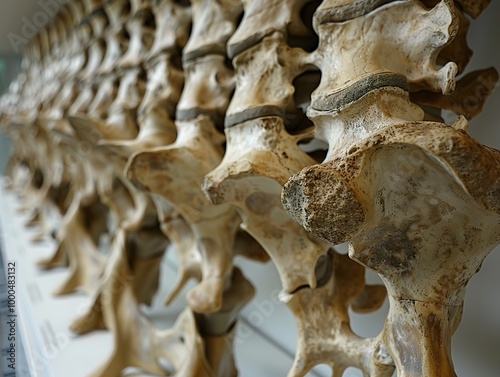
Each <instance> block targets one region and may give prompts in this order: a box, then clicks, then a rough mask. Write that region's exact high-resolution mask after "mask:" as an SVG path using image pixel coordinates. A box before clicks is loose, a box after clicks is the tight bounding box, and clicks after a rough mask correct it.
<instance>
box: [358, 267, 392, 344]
mask: <svg viewBox="0 0 500 377" xmlns="http://www.w3.org/2000/svg"><path fill="white" fill-rule="evenodd" d="M365 276H366V278H365V279H366V283H367V284H370V285H373V284H382V283H381V280H380V277H379V276H378V275H377V274H376V273H374V272H373V271H369V270H366V272H365ZM388 312H389V301H388V300H387V297H386V298H385V299H384V303H383V304H382V306H381V307H380V308H379V309H377V310H375V311H373V312H370V313H364V314H363V313H356V312H354V311H353V310H352V309H351V308H349V318H350V320H351V329H352V331H353V332H354V333H355V334H357V335H359V336H361V337H365V338H368V337H375V336H377V335H378V334H379V333H380V332H381V331H382V328H383V327H384V322H385V320H386V317H387V313H388Z"/></svg>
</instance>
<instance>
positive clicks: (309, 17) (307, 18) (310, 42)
mask: <svg viewBox="0 0 500 377" xmlns="http://www.w3.org/2000/svg"><path fill="white" fill-rule="evenodd" d="M320 4H321V0H314V1H309V2H307V4H305V5H304V6H303V7H302V9H301V10H300V20H301V21H302V24H303V27H304V28H305V30H307V31H308V33H307V34H308V35H307V36H302V35H301V36H299V35H294V33H293V30H288V38H287V43H288V45H289V46H290V47H300V48H302V49H304V50H305V51H308V52H311V51H314V50H316V49H317V48H318V44H319V37H318V35H317V34H316V32H315V31H314V29H313V25H312V22H313V14H314V12H315V11H316V8H318V6H319V5H320Z"/></svg>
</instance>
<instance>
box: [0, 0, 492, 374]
mask: <svg viewBox="0 0 500 377" xmlns="http://www.w3.org/2000/svg"><path fill="white" fill-rule="evenodd" d="M488 4H489V1H488V0H484V1H471V0H456V1H452V0H421V1H419V0H402V1H392V0H369V1H366V0H323V1H319V0H299V1H293V0H273V1H268V2H262V1H256V0H242V1H239V0H219V1H211V0H191V1H189V2H188V1H176V0H151V1H140V0H109V1H104V0H85V1H76V0H75V1H69V2H68V3H67V4H65V5H64V6H62V7H61V9H60V11H59V13H58V14H57V15H56V17H55V18H54V19H53V20H52V21H51V22H50V23H49V24H47V26H46V27H45V28H43V29H42V30H40V32H39V33H38V35H37V36H35V37H34V38H33V39H32V40H31V41H30V43H29V44H28V45H27V47H26V50H25V53H24V56H23V61H22V64H21V73H20V74H19V75H18V77H17V79H16V80H15V81H14V82H13V83H12V84H11V85H10V87H9V90H8V92H7V93H6V94H5V95H4V96H3V97H1V99H0V127H1V128H2V130H6V131H7V132H8V134H9V135H10V138H11V140H12V144H13V146H14V149H13V153H12V154H11V156H10V159H9V162H8V166H7V170H6V175H7V176H8V177H9V180H8V181H7V183H8V187H9V189H11V190H13V191H14V192H15V193H16V194H17V195H18V196H19V197H20V199H21V205H20V207H19V208H18V209H19V211H23V212H28V213H29V214H30V218H29V219H28V221H27V224H26V225H27V226H32V227H35V226H36V227H37V233H36V234H35V235H34V237H33V241H38V240H41V239H43V238H44V237H47V236H50V235H52V236H54V237H55V239H56V243H57V248H56V250H55V252H54V254H53V255H51V256H50V257H48V258H46V259H43V260H40V261H39V265H40V266H41V267H42V268H46V269H49V268H52V267H55V266H66V267H69V270H70V273H69V277H68V279H67V280H66V281H65V282H64V283H63V284H61V286H60V287H59V288H58V289H57V291H56V293H57V294H68V293H72V292H74V291H76V290H83V291H84V292H86V293H87V294H88V295H89V306H88V310H87V311H86V312H85V313H83V315H81V316H80V317H78V318H76V319H75V320H74V321H73V323H72V324H71V330H72V331H74V332H76V333H78V334H83V333H87V332H90V331H92V330H94V329H108V330H109V331H110V332H111V334H112V337H113V350H112V352H111V354H110V356H109V358H108V359H107V360H106V362H105V363H104V364H103V365H102V366H101V367H100V368H99V369H98V370H96V371H94V372H92V373H91V375H92V376H93V377H114V376H145V375H162V376H163V375H175V376H179V377H200V376H207V377H215V376H217V377H234V376H235V375H237V365H236V363H235V360H234V355H233V337H234V335H235V331H237V320H238V315H239V313H240V311H241V309H242V307H243V306H244V305H245V304H246V303H247V302H248V301H249V300H250V299H251V298H252V296H253V294H254V288H253V286H252V284H251V283H250V281H251V278H252V276H249V277H248V278H247V277H246V276H245V275H244V274H243V273H242V271H240V269H239V268H237V267H235V266H234V265H233V258H234V256H236V255H241V256H243V257H245V258H249V259H252V260H255V261H261V262H265V261H267V260H268V259H271V260H272V262H273V263H274V265H275V266H276V269H277V271H278V273H279V275H280V279H281V283H282V286H283V290H282V292H281V294H280V299H281V301H282V302H283V303H285V304H286V305H287V306H288V308H289V309H290V311H291V312H292V314H293V316H294V319H295V322H296V326H297V334H298V337H297V351H296V354H295V359H294V362H293V364H292V365H291V368H290V370H289V372H288V376H289V377H292V376H293V377H299V376H305V375H306V374H307V373H308V372H309V371H310V370H311V369H312V368H314V367H315V366H316V365H318V364H326V365H328V366H330V368H331V369H332V375H333V376H336V377H340V376H342V375H343V373H344V371H345V370H346V369H347V368H348V367H356V368H358V369H360V370H361V372H362V373H363V375H364V376H379V377H389V376H391V375H392V374H393V372H394V371H395V370H396V371H397V373H398V376H403V377H417V376H419V377H420V376H426V377H430V376H440V377H449V376H450V377H451V376H456V373H455V372H454V369H453V363H452V360H451V336H452V335H453V333H454V332H455V330H456V329H457V327H458V326H459V324H460V320H461V313H462V307H463V304H464V293H465V289H466V286H467V283H468V281H469V279H470V278H471V277H472V276H473V275H474V274H475V273H476V272H477V271H478V270H479V268H480V266H481V263H482V261H483V259H484V258H485V257H486V255H488V253H489V252H490V251H491V249H492V248H493V247H494V246H496V245H497V244H498V243H499V242H500V202H499V199H498V192H499V191H500V188H499V187H498V185H499V179H498V176H499V174H500V171H499V169H500V168H499V166H500V152H498V151H496V150H494V149H491V148H488V147H485V146H483V145H481V144H480V143H478V142H477V141H475V140H473V139H472V138H471V137H470V136H468V134H467V128H468V120H469V119H472V118H473V117H475V116H477V115H478V114H479V113H480V112H481V110H482V108H483V106H484V105H485V101H486V99H487V97H488V96H489V95H490V94H491V92H492V91H493V90H494V87H495V85H496V82H497V81H498V74H497V72H496V70H495V69H493V68H488V69H483V70H478V71H474V72H468V73H464V72H467V71H465V69H466V66H467V64H468V63H469V60H470V58H471V55H472V50H471V48H470V47H469V46H468V44H467V35H468V30H469V25H470V23H471V22H472V20H473V19H475V18H477V17H478V16H479V15H480V14H481V12H482V11H483V10H484V9H485V8H486V7H487V5H488ZM462 73H464V74H463V76H462V77H460V76H458V77H457V78H456V76H457V75H460V74H462ZM470 93H474V100H473V101H472V102H471V98H470ZM444 110H446V111H448V112H449V111H451V112H453V113H454V114H455V115H456V116H457V118H456V119H455V120H454V121H451V122H450V123H452V124H451V125H447V124H445V123H444V120H443V118H446V116H447V114H446V113H445V112H444ZM448 115H449V114H448ZM222 130H224V135H223V134H222V132H221V131H222ZM322 143H323V144H322ZM323 145H324V146H326V148H327V151H326V157H325V152H324V151H322V150H321V148H322V146H323ZM320 161H323V162H321V163H320ZM50 211H55V212H57V213H59V215H60V223H59V225H58V228H57V229H54V226H53V225H51V224H50V221H49V219H48V217H47V213H50ZM295 220H296V221H295ZM103 236H105V237H108V238H109V239H110V240H111V241H110V243H111V247H110V252H109V253H108V254H107V255H106V254H105V253H103V250H102V246H101V244H100V240H101V239H102V237H103ZM342 242H348V243H349V254H348V255H341V254H339V253H337V252H336V251H335V250H334V249H333V246H334V245H336V244H339V243H342ZM169 244H170V245H171V246H173V249H174V250H175V252H176V255H177V258H176V259H177V264H178V276H177V280H176V281H175V283H174V285H173V286H172V287H169V291H168V294H167V297H165V298H164V302H165V304H167V305H168V304H170V303H172V302H173V301H174V300H175V299H176V298H177V297H178V296H179V295H181V293H182V292H183V288H185V286H186V283H187V282H188V281H189V280H191V279H192V280H195V281H196V285H195V286H194V288H191V289H190V290H189V291H188V292H187V295H186V299H187V304H188V307H187V308H186V309H185V310H184V311H183V312H182V313H181V314H180V315H179V316H178V318H177V320H176V323H175V324H174V325H173V326H172V328H170V329H167V330H161V329H159V328H157V327H156V326H155V324H154V323H153V321H152V319H151V318H148V316H147V315H146V314H145V313H143V312H142V311H141V309H140V304H141V303H144V304H150V303H151V300H152V297H153V295H154V294H155V292H156V291H157V288H158V284H159V279H158V276H159V270H160V261H161V260H162V258H163V257H164V255H165V250H166V247H167V245H169ZM365 268H368V269H371V270H373V271H375V272H377V273H378V274H379V275H380V277H381V279H382V281H383V285H369V284H367V283H366V281H365ZM386 295H387V296H388V301H389V307H390V308H389V313H388V315H387V318H386V322H385V325H384V328H383V330H382V331H381V332H380V333H379V334H378V335H376V336H374V337H372V338H363V337H361V336H358V335H357V334H355V333H354V331H353V330H352V329H351V326H350V318H349V311H348V310H349V309H351V310H353V311H355V312H361V313H371V312H373V311H374V310H376V309H377V308H379V307H380V306H381V304H382V302H383V301H384V299H385V297H386Z"/></svg>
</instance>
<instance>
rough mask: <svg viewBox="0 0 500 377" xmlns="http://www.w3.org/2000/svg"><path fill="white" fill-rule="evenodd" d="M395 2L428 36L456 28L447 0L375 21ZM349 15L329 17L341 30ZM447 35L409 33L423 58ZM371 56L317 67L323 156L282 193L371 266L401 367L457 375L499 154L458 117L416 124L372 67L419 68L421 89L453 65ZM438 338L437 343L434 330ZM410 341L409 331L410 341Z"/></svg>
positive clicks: (494, 228)
mask: <svg viewBox="0 0 500 377" xmlns="http://www.w3.org/2000/svg"><path fill="white" fill-rule="evenodd" d="M400 6H404V7H409V8H407V9H408V10H409V11H410V12H411V13H407V14H405V19H406V20H407V21H406V23H407V24H409V25H411V24H412V22H413V21H412V20H416V19H418V18H419V17H422V23H424V24H425V23H427V25H426V28H427V30H426V32H427V33H430V35H435V34H434V31H435V30H454V29H453V28H454V25H456V23H457V21H456V20H457V19H456V17H457V16H456V14H455V13H454V5H453V4H451V3H450V2H447V1H442V2H440V3H439V4H437V5H436V6H435V7H434V8H433V9H431V10H424V9H423V8H422V7H421V6H420V4H418V3H417V2H406V3H394V4H390V5H387V6H385V7H381V8H379V9H377V10H376V11H374V12H373V13H371V15H372V16H373V24H372V25H377V24H378V23H377V22H375V19H376V18H377V17H380V19H383V20H385V22H384V28H386V27H389V26H390V25H392V21H390V19H391V17H395V18H396V19H397V18H398V17H399V15H396V12H395V10H396V9H398V7H400ZM410 9H411V10H410ZM383 14H384V15H383ZM391 14H392V16H391ZM438 14H441V16H440V18H439V20H441V21H440V23H436V18H435V17H436V15H438ZM447 14H448V16H446V15H447ZM409 15H411V16H409ZM408 20H410V21H408ZM354 21H355V20H354ZM348 23H349V22H345V23H342V24H338V25H336V24H335V23H330V24H327V27H328V29H330V30H331V29H335V28H337V27H338V28H340V29H342V28H343V27H346V25H347V24H348ZM396 24H397V23H396ZM372 25H369V24H367V25H366V26H365V28H364V29H363V35H364V36H366V37H368V36H370V33H371V32H370V30H372V29H371V27H370V26H372ZM316 28H317V29H318V30H319V33H320V49H319V52H318V53H322V50H323V51H324V50H327V49H328V47H327V43H326V42H325V41H329V42H328V43H332V44H335V43H336V42H335V41H334V40H331V39H330V36H331V34H330V32H328V33H326V31H324V29H323V28H322V25H318V24H316ZM373 30H376V31H378V30H380V29H378V28H375V29H373ZM382 30H384V29H382ZM391 35H392V36H395V35H399V34H398V33H396V32H392V33H391ZM416 35H420V34H416ZM453 35H454V34H453V33H450V34H446V33H444V34H439V37H438V38H437V40H436V41H434V43H432V44H429V43H428V40H425V41H424V40H422V41H420V42H419V41H418V40H415V41H414V42H413V44H408V46H411V48H412V50H413V51H422V50H423V51H425V49H422V47H421V46H432V47H431V48H427V51H425V53H424V54H423V57H424V58H425V59H424V61H427V63H426V66H427V67H433V66H434V60H433V59H436V57H437V55H438V52H439V51H440V50H441V47H442V46H443V44H444V43H448V42H449V41H450V40H451V38H452V37H453ZM377 39H378V40H382V41H384V42H383V43H385V41H387V39H385V38H380V37H377ZM337 40H338V39H337ZM389 40H390V39H389ZM368 41H369V39H366V42H368ZM406 43H407V41H406V40H405V41H404V42H403V41H402V40H401V43H400V44H399V45H397V44H395V45H394V47H396V48H397V49H399V50H400V51H404V50H406V47H405V45H406ZM368 44H369V43H368ZM332 53H333V51H332ZM323 54H324V57H325V58H327V56H328V55H327V54H326V53H325V52H323ZM395 55H396V56H400V55H399V52H397V53H396V54H395ZM368 59H371V56H370V55H368ZM374 59H375V61H376V62H377V65H372V61H371V60H368V62H365V63H364V64H363V67H372V68H370V70H371V71H370V72H367V71H366V70H365V71H364V72H365V75H353V76H354V79H353V78H351V77H350V76H351V73H349V70H347V72H348V75H347V77H348V78H349V79H350V81H347V83H346V81H344V80H342V81H339V80H338V79H337V77H339V76H340V77H341V76H342V75H339V74H338V73H335V74H334V72H333V71H332V74H323V76H322V83H321V85H320V86H319V88H318V89H317V90H316V93H314V94H313V96H312V102H311V106H310V107H309V109H308V116H309V117H310V118H311V119H312V120H313V121H314V123H315V125H316V127H317V130H316V131H317V135H318V137H321V138H323V139H324V140H326V141H328V143H329V152H328V156H327V159H326V161H325V162H324V163H323V164H321V165H315V166H311V167H307V168H305V169H303V170H302V171H301V172H300V173H298V174H296V175H295V176H294V177H292V178H291V179H290V181H289V182H288V183H287V184H286V185H285V187H284V191H283V203H284V205H285V208H286V209H287V211H288V212H289V213H290V214H291V215H292V216H293V217H294V218H295V219H297V220H298V221H299V222H300V223H301V224H302V225H303V226H305V227H306V228H307V229H308V230H310V231H311V232H312V233H314V234H316V235H317V236H319V237H321V238H323V239H325V240H328V241H329V242H331V243H332V244H337V243H340V242H345V241H349V243H350V250H349V256H350V257H351V258H353V259H354V260H356V261H358V262H360V263H362V264H363V265H365V266H367V267H369V268H371V269H373V270H375V271H377V272H378V273H379V274H380V276H381V277H382V279H383V281H384V283H385V285H386V287H387V290H388V293H389V297H390V303H391V306H390V310H389V315H388V319H387V321H386V324H385V327H384V330H383V332H382V334H381V335H380V339H381V340H382V342H383V343H384V345H385V347H387V350H388V352H389V354H390V355H391V356H392V358H393V359H394V363H395V365H396V367H397V370H398V375H402V376H420V375H426V376H438V375H439V376H455V373H454V370H453V366H452V362H451V357H450V348H451V335H452V334H453V332H454V331H455V329H456V328H457V326H458V323H459V322H460V313H461V305H462V302H463V294H464V290H465V287H466V285H467V282H468V280H469V279H470V277H471V276H472V275H473V274H474V273H475V272H476V271H477V270H478V268H479V267H480V264H481V262H482V260H483V259H484V258H485V256H486V255H487V254H488V252H489V251H490V250H491V249H492V248H493V247H494V246H495V245H496V244H498V243H499V242H500V222H499V221H500V212H499V210H500V207H499V205H500V203H499V202H498V199H497V198H496V196H495V195H494V194H493V193H494V192H496V191H497V190H498V179H496V177H497V170H498V169H497V167H498V162H499V161H500V153H499V152H498V151H494V150H491V149H489V148H486V147H484V146H482V145H480V144H479V143H477V142H475V141H474V140H473V139H472V138H470V137H469V136H468V135H467V134H466V133H465V132H464V129H465V128H466V126H467V124H466V120H465V119H463V118H459V119H458V120H457V122H456V123H454V125H453V126H452V127H450V126H447V125H444V124H442V123H433V122H423V121H422V119H423V112H422V110H421V109H420V108H418V107H417V106H415V105H414V104H412V103H411V102H410V101H409V95H408V93H407V90H405V89H407V88H404V85H399V84H398V80H399V79H395V78H394V77H393V78H391V79H390V81H391V82H386V83H384V81H385V78H384V77H381V75H382V76H383V75H385V74H384V73H380V72H384V71H386V72H387V71H393V72H394V73H396V72H397V73H399V74H405V75H406V76H407V78H408V81H409V83H410V88H411V87H412V85H411V83H412V81H413V80H415V78H416V77H421V78H425V79H424V80H421V84H422V83H425V86H426V87H427V89H428V90H432V91H437V90H438V89H440V90H441V91H442V92H443V93H447V92H448V91H449V90H451V89H452V88H453V87H454V85H453V84H452V83H453V80H454V78H453V75H452V73H453V70H452V69H451V70H448V71H446V72H448V73H447V74H446V75H442V74H441V73H439V72H437V74H436V73H433V72H432V69H431V70H428V69H426V70H424V71H422V70H421V60H420V59H417V58H414V59H411V60H408V61H405V65H407V66H408V67H407V69H406V70H403V69H401V67H397V66H395V65H393V64H392V62H391V61H389V60H388V61H387V62H382V61H377V58H374ZM396 61H400V62H401V61H404V59H396ZM325 62H326V59H325ZM381 63H384V64H381ZM378 64H380V66H378ZM325 65H326V64H325ZM326 66H327V67H328V65H326ZM447 66H448V67H452V66H453V63H448V64H447ZM342 67H344V65H343V66H342ZM445 67H446V66H445ZM322 69H323V66H322ZM443 69H444V68H443ZM443 69H442V70H443ZM442 70H441V71H442ZM419 72H423V73H424V75H422V74H421V73H419ZM415 73H418V74H417V75H415ZM390 75H393V73H390ZM386 77H387V78H390V76H386ZM405 79H406V78H405V77H403V80H405ZM402 82H403V81H402ZM413 82H415V81H413ZM380 84H382V85H380ZM473 156H474V157H473ZM486 171H487V172H488V173H487V174H483V173H482V172H486ZM381 172H385V173H381ZM417 338H421V339H424V340H423V341H415V339H417ZM438 338H439V339H441V341H440V342H434V341H432V340H431V339H438ZM403 339H404V341H403ZM408 339H413V340H410V342H409V344H408V343H407V340H408ZM403 342H404V344H403Z"/></svg>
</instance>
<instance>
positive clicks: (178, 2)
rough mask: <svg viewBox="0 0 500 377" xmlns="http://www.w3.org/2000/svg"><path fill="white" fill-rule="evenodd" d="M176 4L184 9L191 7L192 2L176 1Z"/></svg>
mask: <svg viewBox="0 0 500 377" xmlns="http://www.w3.org/2000/svg"><path fill="white" fill-rule="evenodd" d="M174 3H175V4H179V5H182V6H183V7H189V6H190V5H191V1H189V0H174Z"/></svg>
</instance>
